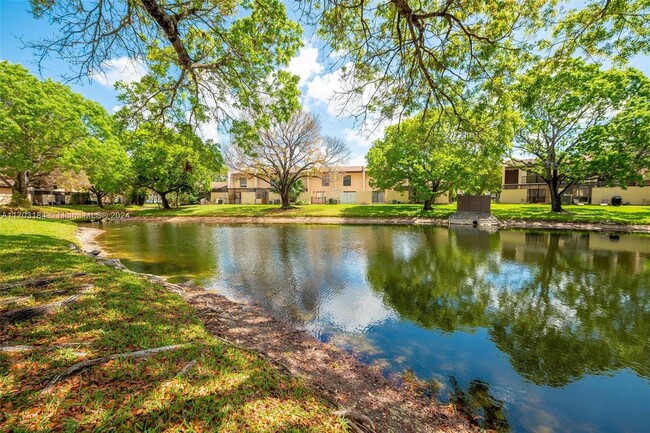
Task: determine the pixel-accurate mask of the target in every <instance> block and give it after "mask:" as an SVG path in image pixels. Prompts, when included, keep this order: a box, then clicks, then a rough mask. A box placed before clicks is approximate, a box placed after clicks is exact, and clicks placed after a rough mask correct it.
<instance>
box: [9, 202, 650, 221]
mask: <svg viewBox="0 0 650 433" xmlns="http://www.w3.org/2000/svg"><path fill="white" fill-rule="evenodd" d="M32 209H33V210H34V211H37V212H61V213H65V212H81V211H86V212H97V211H102V210H101V209H99V208H97V207H96V206H56V207H55V206H49V207H48V206H40V207H36V206H35V207H34V208H32ZM564 209H565V210H566V212H565V213H562V214H557V213H555V212H551V205H548V204H500V203H493V204H492V213H493V214H494V215H495V216H496V217H497V218H499V219H501V220H529V221H567V222H583V223H598V222H607V223H617V224H650V206H619V207H615V206H590V205H587V206H574V205H569V206H565V207H564ZM455 210H456V204H455V203H454V204H446V205H435V206H434V208H433V210H431V211H426V212H425V211H423V210H422V205H420V204H387V205H356V204H338V205H330V204H324V205H315V204H313V205H300V206H295V207H293V208H292V209H290V210H286V211H283V210H280V209H279V207H278V206H277V205H191V206H181V207H179V208H175V209H170V210H163V209H159V208H158V207H157V206H155V205H146V206H144V207H139V206H128V207H124V206H119V205H115V206H112V207H110V208H106V209H104V211H105V212H109V213H110V211H127V212H129V213H130V214H131V215H132V216H149V217H168V216H192V217H209V216H217V217H270V218H273V217H351V218H411V217H420V218H448V217H449V215H451V214H452V213H454V212H455ZM4 211H8V210H7V209H5V210H4ZM0 212H2V210H1V209H0Z"/></svg>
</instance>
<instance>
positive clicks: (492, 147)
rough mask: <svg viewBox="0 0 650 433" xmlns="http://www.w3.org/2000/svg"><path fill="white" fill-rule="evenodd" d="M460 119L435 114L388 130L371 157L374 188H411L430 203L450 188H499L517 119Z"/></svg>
mask: <svg viewBox="0 0 650 433" xmlns="http://www.w3.org/2000/svg"><path fill="white" fill-rule="evenodd" d="M466 116H467V118H468V119H470V120H468V121H466V122H458V121H457V120H456V119H454V118H453V117H449V116H447V115H445V114H444V113H433V112H429V113H427V114H426V115H420V116H417V117H413V118H411V119H407V120H405V121H403V122H402V123H401V124H400V125H395V126H391V127H389V128H387V130H386V134H385V137H384V138H383V139H381V140H378V141H376V142H375V143H374V144H373V146H372V148H371V149H370V151H369V152H368V155H367V157H366V158H367V160H368V173H369V175H370V176H371V177H372V180H371V186H373V187H375V188H379V189H396V190H398V191H403V190H405V189H407V188H408V189H410V190H411V191H413V192H414V193H415V195H416V197H417V198H418V200H420V201H424V202H425V209H426V208H428V206H429V203H430V202H431V201H432V200H434V199H435V198H436V197H437V196H439V195H440V194H442V193H443V192H445V191H449V190H452V189H453V190H457V191H458V190H460V191H464V192H466V193H471V194H478V193H482V192H484V191H491V190H496V189H498V185H499V183H500V164H499V163H500V161H501V157H502V155H503V153H504V152H505V151H506V149H507V148H508V146H509V145H510V142H509V140H510V138H511V136H512V122H511V120H509V119H508V118H507V117H504V119H503V120H501V121H500V120H499V119H498V118H497V119H496V120H495V119H494V118H492V120H490V118H489V117H488V115H487V113H486V114H481V112H479V111H476V112H475V114H473V115H472V114H470V113H469V112H467V113H466Z"/></svg>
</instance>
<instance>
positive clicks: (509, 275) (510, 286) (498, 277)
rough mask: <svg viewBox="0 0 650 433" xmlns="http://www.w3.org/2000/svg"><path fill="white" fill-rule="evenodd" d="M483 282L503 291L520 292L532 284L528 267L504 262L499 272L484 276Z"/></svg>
mask: <svg viewBox="0 0 650 433" xmlns="http://www.w3.org/2000/svg"><path fill="white" fill-rule="evenodd" d="M483 281H485V282H486V283H488V284H490V285H492V286H494V287H498V288H500V289H503V290H521V289H523V288H524V287H525V286H527V285H530V284H531V283H532V281H533V274H532V271H531V269H530V266H529V265H526V264H523V263H517V262H511V261H507V260H504V261H502V262H501V263H500V267H499V272H497V273H488V274H486V275H485V276H484V277H483Z"/></svg>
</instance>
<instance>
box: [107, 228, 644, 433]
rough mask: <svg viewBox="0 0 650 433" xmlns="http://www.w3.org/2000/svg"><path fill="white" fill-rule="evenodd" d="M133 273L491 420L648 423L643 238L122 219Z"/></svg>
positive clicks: (517, 428) (564, 424)
mask: <svg viewBox="0 0 650 433" xmlns="http://www.w3.org/2000/svg"><path fill="white" fill-rule="evenodd" d="M103 228H106V229H107V230H106V233H105V234H103V235H102V236H101V237H100V238H99V241H100V242H101V243H102V244H103V247H104V249H105V250H106V251H107V252H108V253H109V254H111V255H112V256H114V257H118V258H120V259H121V260H122V262H123V263H124V264H125V265H126V266H127V267H129V268H130V269H133V270H136V271H140V272H147V273H154V274H159V275H165V276H168V277H170V279H171V280H176V281H185V280H191V281H193V282H195V283H197V284H200V285H203V286H205V287H206V288H208V289H211V290H216V291H218V292H220V293H223V294H225V295H226V296H228V297H231V298H234V299H238V300H247V301H250V302H253V303H256V304H259V305H262V306H264V307H266V308H267V309H268V310H269V311H270V312H272V313H273V314H274V315H276V316H278V317H280V318H283V319H286V320H290V321H291V322H293V323H295V324H297V325H298V326H299V327H302V328H304V329H308V330H309V331H310V332H312V333H313V334H314V335H316V336H317V337H318V338H320V339H321V340H323V341H330V342H333V343H335V344H338V345H340V346H342V347H345V348H347V349H350V350H354V351H355V352H356V353H358V354H359V355H360V357H361V358H362V359H363V360H364V361H365V362H369V363H380V364H381V365H383V366H384V367H385V369H386V372H387V374H391V373H397V372H404V371H405V370H411V371H412V372H413V373H414V374H415V375H416V376H417V377H419V378H421V379H424V380H435V381H437V382H439V383H440V386H439V388H440V389H436V392H437V396H438V398H439V399H441V400H449V399H451V400H455V401H462V402H463V403H464V405H465V406H466V407H469V408H472V409H473V410H474V411H475V413H478V414H480V415H482V418H481V422H482V423H483V426H484V427H490V428H494V429H496V430H499V431H514V432H535V433H538V432H539V433H542V432H603V433H605V432H607V433H612V432H634V433H642V432H650V237H647V236H641V235H638V236H635V235H609V234H597V233H591V234H587V233H578V232H562V233H554V232H533V231H515V230H501V231H498V232H494V233H489V232H485V231H481V230H477V229H449V230H448V229H447V228H439V227H399V226H308V225H302V226H301V225H266V226H265V225H216V224H208V223H116V224H111V225H108V226H105V227H103Z"/></svg>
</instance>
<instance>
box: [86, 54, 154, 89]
mask: <svg viewBox="0 0 650 433" xmlns="http://www.w3.org/2000/svg"><path fill="white" fill-rule="evenodd" d="M146 73H147V68H146V67H145V65H143V64H142V63H141V62H139V61H138V60H136V59H132V58H130V57H118V58H116V59H110V60H107V61H105V62H104V64H103V65H102V71H96V72H92V73H91V77H92V79H94V80H95V81H97V82H98V83H99V84H101V85H102V86H106V87H110V88H111V89H112V88H113V86H115V83H117V82H118V81H123V82H125V83H131V82H133V81H138V80H140V78H142V76H143V75H145V74H146Z"/></svg>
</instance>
